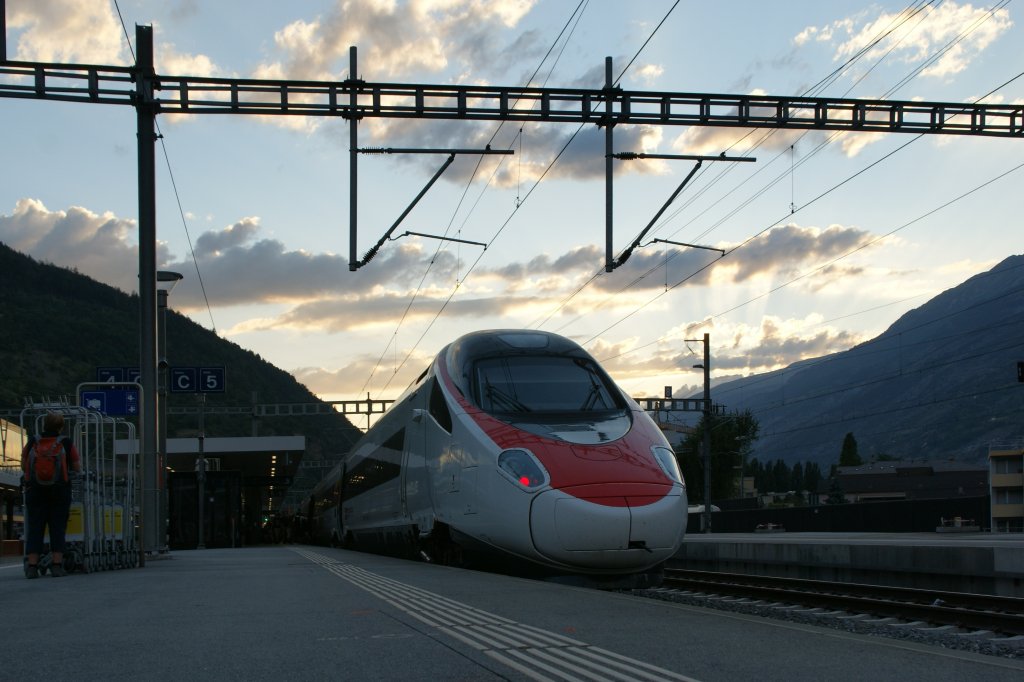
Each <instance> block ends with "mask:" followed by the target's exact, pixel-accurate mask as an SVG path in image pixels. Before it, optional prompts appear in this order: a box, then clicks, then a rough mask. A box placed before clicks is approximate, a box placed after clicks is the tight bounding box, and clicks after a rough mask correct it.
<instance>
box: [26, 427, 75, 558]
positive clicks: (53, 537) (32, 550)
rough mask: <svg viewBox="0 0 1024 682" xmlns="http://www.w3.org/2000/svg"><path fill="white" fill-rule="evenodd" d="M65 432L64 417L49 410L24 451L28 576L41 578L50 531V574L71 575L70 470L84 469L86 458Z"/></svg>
mask: <svg viewBox="0 0 1024 682" xmlns="http://www.w3.org/2000/svg"><path fill="white" fill-rule="evenodd" d="M63 431H64V416H63V415H61V414H57V413H56V412H48V413H47V414H46V416H45V417H44V418H43V434H42V435H41V436H39V437H36V436H32V437H30V438H29V439H28V442H27V443H25V447H24V449H23V450H22V452H21V468H22V472H23V479H24V483H25V516H26V519H25V524H26V532H25V551H26V553H27V555H28V563H27V565H26V566H25V577H26V578H38V577H39V554H40V552H42V551H43V536H44V534H45V531H46V528H47V527H49V530H50V556H51V558H52V560H53V561H52V563H51V566H50V573H51V574H52V575H53V577H54V578H62V577H64V576H66V575H67V572H65V570H64V565H63V562H64V534H65V532H66V531H67V525H68V513H69V512H70V510H71V480H70V477H69V476H68V472H69V470H71V471H76V472H80V471H81V470H82V461H81V457H79V454H78V450H77V449H76V448H75V444H74V443H73V442H72V441H71V439H70V438H68V437H67V436H64V435H62V432H63Z"/></svg>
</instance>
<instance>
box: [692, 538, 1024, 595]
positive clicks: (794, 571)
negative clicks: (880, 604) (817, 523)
mask: <svg viewBox="0 0 1024 682" xmlns="http://www.w3.org/2000/svg"><path fill="white" fill-rule="evenodd" d="M674 561H675V562H676V563H678V564H679V565H680V566H682V567H685V568H691V569H695V570H715V571H723V572H732V573H754V574H760V575H772V576H780V577H787V578H804V579H811V580H826V581H833V582H852V583H878V584H887V585H894V586H900V587H916V588H920V589H933V590H944V591H950V592H977V593H981V594H996V595H1002V596H1008V597H1024V534H1021V533H971V532H964V533H787V532H765V533H708V534H696V533H694V534H689V535H687V536H686V541H685V542H684V543H683V547H682V549H681V550H680V551H679V553H678V554H676V556H675V559H674Z"/></svg>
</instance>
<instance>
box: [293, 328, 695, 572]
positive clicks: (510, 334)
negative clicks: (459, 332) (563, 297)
mask: <svg viewBox="0 0 1024 682" xmlns="http://www.w3.org/2000/svg"><path fill="white" fill-rule="evenodd" d="M310 505H311V507H312V508H311V516H313V518H314V525H315V529H316V532H317V535H318V537H319V539H321V540H323V541H330V542H332V543H340V544H345V545H348V546H355V547H357V548H362V547H365V548H367V549H372V550H375V551H391V552H395V551H397V552H402V553H406V554H409V555H416V556H420V557H423V558H426V559H428V560H431V561H439V562H443V563H453V564H465V563H469V562H474V563H476V562H481V561H486V560H488V559H491V560H496V561H497V562H500V563H502V564H505V565H508V564H509V562H513V563H515V564H517V565H519V566H522V567H524V568H529V569H536V570H539V571H543V572H547V573H553V574H588V575H594V576H616V575H624V574H638V573H644V572H648V571H651V570H652V569H656V568H657V567H658V566H659V565H660V564H661V563H663V562H664V561H665V560H666V559H667V558H669V557H670V556H672V555H673V554H674V553H675V552H676V551H677V550H678V549H679V546H680V544H681V542H682V540H683V533H684V530H685V527H686V520H687V499H686V487H685V483H684V481H683V479H682V476H681V474H680V472H679V468H678V465H677V464H676V460H675V456H674V454H673V452H672V450H671V448H670V447H669V445H668V442H667V441H666V440H665V437H664V436H663V435H662V434H661V432H660V430H659V429H658V428H657V426H656V425H655V424H654V422H653V421H652V420H651V419H650V417H649V416H648V415H647V414H646V413H644V412H643V411H642V410H641V409H640V408H639V406H637V405H636V403H635V402H634V401H632V400H631V399H630V398H629V397H628V396H627V395H626V394H625V393H623V392H622V391H621V389H619V388H618V387H617V386H616V385H615V383H614V382H613V381H612V380H611V378H610V377H609V376H608V375H607V374H606V373H605V372H604V370H603V369H602V368H601V367H600V366H599V365H598V363H597V362H596V361H595V360H594V359H593V358H592V357H591V356H590V355H589V354H587V353H586V351H584V350H583V349H582V348H581V347H580V346H578V345H577V344H575V343H574V342H572V341H570V340H568V339H565V338H563V337H561V336H558V335H555V334H551V333H547V332H539V331H518V330H495V331H484V332H475V333H472V334H468V335H466V336H463V337H461V338H459V339H458V340H456V341H455V342H453V343H451V344H450V345H449V346H447V347H446V348H445V349H443V350H442V351H441V352H440V353H439V354H438V355H437V357H436V358H435V359H434V361H433V362H432V363H431V364H430V366H429V367H428V368H427V369H426V370H425V371H424V372H423V373H422V374H421V375H420V376H419V377H418V378H417V380H416V381H415V382H413V384H412V385H411V386H410V387H409V388H408V389H407V390H406V391H405V393H404V394H403V395H402V396H401V397H400V398H399V399H398V400H397V401H396V402H395V404H394V405H393V406H392V407H391V409H390V410H388V412H387V413H385V414H384V415H383V416H382V417H381V419H380V420H379V421H378V422H377V423H376V424H375V425H374V426H373V427H372V428H371V429H370V430H369V431H368V432H367V433H366V434H365V435H364V437H363V438H362V439H360V440H359V442H358V443H356V445H355V447H354V448H353V449H352V450H351V451H350V452H349V453H348V454H347V455H346V457H345V458H344V460H343V461H342V462H341V463H340V464H339V465H337V466H336V467H335V468H334V469H333V470H332V471H331V472H330V473H329V474H328V476H327V477H325V479H324V480H323V481H322V482H321V483H320V484H319V485H318V486H317V488H316V489H315V490H314V492H313V495H312V496H311V498H310Z"/></svg>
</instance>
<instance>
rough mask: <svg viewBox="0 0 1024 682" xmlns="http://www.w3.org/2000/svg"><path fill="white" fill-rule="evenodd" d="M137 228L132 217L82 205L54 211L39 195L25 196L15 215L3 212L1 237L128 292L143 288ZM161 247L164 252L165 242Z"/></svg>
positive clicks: (13, 245) (57, 263)
mask: <svg viewBox="0 0 1024 682" xmlns="http://www.w3.org/2000/svg"><path fill="white" fill-rule="evenodd" d="M137 233H138V227H137V224H136V222H135V221H134V220H126V219H123V218H117V217H116V216H114V215H113V214H112V213H110V212H106V213H103V214H97V213H94V212H92V211H90V210H89V209H87V208H82V207H80V206H72V207H71V208H69V209H67V210H66V211H50V210H49V209H47V208H46V206H44V205H43V203H42V202H41V201H39V200H37V199H21V200H19V201H18V202H17V204H16V205H15V207H14V212H13V213H12V214H11V215H4V214H0V240H3V241H4V242H5V243H6V244H7V245H8V246H10V247H11V248H13V249H16V250H18V251H21V252H22V253H27V254H30V255H31V256H32V257H34V258H36V259H38V260H41V261H44V262H48V263H53V264H55V265H59V266H61V267H66V268H74V269H75V270H77V271H78V272H81V273H82V274H84V275H88V276H90V277H92V278H93V279H96V280H99V281H101V282H105V283H107V284H110V285H111V286H115V287H117V288H119V289H121V290H122V291H125V292H132V291H138V288H139V280H138V272H139V257H138V247H137V245H136V244H135V243H134V240H133V239H132V237H133V236H134V235H135V234H137ZM158 252H159V253H161V254H164V255H165V256H166V249H164V248H163V247H162V246H161V247H158Z"/></svg>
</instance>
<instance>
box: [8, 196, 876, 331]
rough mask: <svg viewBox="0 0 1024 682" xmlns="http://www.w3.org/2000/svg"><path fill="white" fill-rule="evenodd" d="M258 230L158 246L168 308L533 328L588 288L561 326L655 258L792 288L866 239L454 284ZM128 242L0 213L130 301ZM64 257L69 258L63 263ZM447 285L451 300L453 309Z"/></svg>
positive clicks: (712, 277)
mask: <svg viewBox="0 0 1024 682" xmlns="http://www.w3.org/2000/svg"><path fill="white" fill-rule="evenodd" d="M262 230H263V227H262V225H261V223H260V220H259V218H257V217H246V218H242V219H240V220H238V221H237V222H235V223H233V224H231V225H228V226H226V227H224V228H221V229H216V230H210V231H207V232H204V233H202V234H200V235H199V236H198V238H197V239H196V240H195V249H194V251H195V259H196V260H195V263H193V262H192V261H191V260H176V259H172V258H170V257H169V255H168V253H167V250H166V247H165V246H164V245H162V244H161V245H159V247H158V267H159V268H160V269H166V270H174V271H178V272H182V273H183V274H186V282H185V283H183V284H181V285H179V286H178V288H176V289H175V308H176V309H178V310H182V311H195V310H202V309H204V308H205V306H206V302H205V299H204V295H203V292H202V291H201V290H200V289H199V287H198V283H197V282H196V281H191V280H194V279H196V278H193V277H192V276H191V273H193V272H195V269H196V267H198V268H199V272H200V273H201V275H202V281H203V286H204V289H205V290H206V292H207V293H208V295H209V298H210V301H211V304H212V305H214V306H217V307H237V306H246V305H265V304H274V305H277V306H281V305H284V306H285V308H284V310H283V311H278V312H277V313H275V314H274V316H273V317H270V318H266V319H263V318H259V317H255V318H254V319H252V320H250V321H248V322H245V323H241V324H240V325H236V327H235V328H234V329H233V330H232V331H233V332H237V333H241V332H244V331H253V330H264V329H271V328H275V327H278V326H280V327H283V328H292V329H322V330H325V331H328V332H339V331H344V330H349V329H358V328H364V327H367V326H373V325H378V324H385V323H387V324H390V323H391V322H393V321H394V320H395V319H396V318H400V317H402V316H403V315H405V316H407V317H411V318H412V319H426V318H431V319H432V318H433V317H434V316H435V315H436V314H437V312H438V311H439V310H440V309H441V308H442V307H444V310H445V316H446V317H451V318H456V319H459V318H462V319H478V320H484V319H487V318H495V319H500V318H509V317H515V318H521V317H530V316H531V315H532V314H541V315H545V314H548V313H550V311H551V310H552V309H554V308H556V307H557V306H558V302H559V301H562V300H565V297H566V294H567V292H570V291H573V290H576V289H579V288H580V287H581V286H582V285H583V284H585V283H587V282H588V281H589V280H591V279H593V281H592V282H591V283H590V285H589V286H587V287H585V288H583V289H582V290H581V291H580V294H579V295H578V296H576V297H575V298H574V299H573V300H572V301H571V303H570V304H569V305H566V306H565V307H564V308H563V309H561V310H559V311H558V312H559V314H560V315H561V316H563V318H564V317H569V316H573V315H584V314H593V313H594V312H596V311H597V310H599V309H606V312H608V311H610V310H614V311H627V310H631V309H633V308H635V307H636V306H638V305H640V304H642V303H644V302H645V301H647V300H649V299H650V292H651V291H655V290H658V289H660V288H662V287H663V286H664V276H663V275H664V271H663V270H662V268H663V267H665V264H666V256H667V258H668V267H669V272H670V277H671V280H672V281H673V283H674V282H678V281H680V280H682V279H683V278H688V279H687V281H686V283H685V286H688V287H700V286H708V285H710V284H712V283H714V284H715V286H727V285H733V284H744V283H749V282H751V281H752V280H754V279H756V278H758V277H776V276H787V277H794V276H796V275H797V274H799V273H801V272H802V271H804V270H809V269H812V268H814V267H818V266H819V265H820V264H821V263H823V262H828V261H830V260H834V259H836V258H838V257H840V256H842V255H843V254H845V253H848V252H851V251H853V250H855V249H857V248H859V247H862V246H864V245H865V244H866V243H868V242H869V241H870V239H871V238H872V236H871V234H870V233H868V232H865V231H863V230H861V229H858V228H851V227H844V226H840V225H831V226H829V227H827V228H824V229H821V228H815V227H804V226H799V225H796V224H789V225H782V226H779V227H776V228H774V229H772V230H769V231H768V232H766V233H765V234H763V235H760V236H759V237H757V238H756V239H754V240H752V241H750V242H749V243H747V244H745V245H744V246H743V248H741V249H737V250H736V251H734V252H733V253H731V254H730V255H729V258H728V259H725V260H723V261H722V262H720V263H715V264H714V267H707V266H708V265H709V264H711V263H713V262H714V261H715V260H716V259H717V255H716V254H714V253H713V252H708V251H703V250H697V249H682V248H676V249H672V250H670V251H669V252H668V253H667V254H666V253H665V252H664V251H661V250H655V249H650V250H644V249H639V250H637V251H636V252H635V253H634V255H633V257H632V258H631V259H630V260H629V261H628V262H627V263H626V264H625V265H624V266H623V267H620V268H618V269H617V270H616V271H614V272H613V273H604V272H603V262H604V252H603V250H602V249H601V248H600V247H598V246H597V245H593V244H590V245H584V246H580V247H574V248H572V249H570V250H569V251H567V252H565V253H561V254H554V255H552V254H538V255H537V256H534V257H532V258H530V259H529V260H526V261H519V262H509V263H502V264H500V265H493V266H491V265H487V264H486V263H485V264H482V265H480V266H479V267H478V268H477V269H476V270H474V275H473V278H472V280H471V281H468V282H467V281H460V277H461V276H462V275H464V267H465V265H464V264H460V261H459V259H458V257H457V256H456V255H455V254H454V253H453V252H450V251H445V250H441V251H437V250H436V249H435V248H433V247H432V245H430V244H427V243H424V242H421V241H420V240H418V239H405V240H402V241H399V242H388V243H387V244H386V248H384V249H382V250H381V251H380V252H379V253H378V254H377V256H376V257H375V258H374V260H373V261H371V262H370V263H369V264H368V265H367V266H366V267H363V268H361V269H360V270H359V271H358V272H357V273H353V272H350V271H349V269H348V261H347V259H346V258H344V257H342V256H339V255H337V254H332V253H310V252H308V251H305V250H290V249H288V248H287V247H286V246H285V245H284V244H283V243H282V242H280V241H278V240H276V239H269V238H263V237H262V236H261V232H262ZM136 234H137V226H136V223H135V222H134V221H132V220H125V219H120V218H117V217H116V216H114V215H112V214H110V213H105V214H102V215H101V214H97V213H94V212H92V211H90V210H88V209H85V208H81V207H71V208H69V209H67V210H65V211H51V210H49V209H47V208H46V207H45V206H44V205H43V204H42V203H41V202H40V201H38V200H35V199H22V200H20V201H19V202H18V203H17V205H16V206H15V209H14V211H13V213H12V214H11V215H9V216H8V215H2V214H0V239H2V240H3V241H5V242H6V243H8V244H9V245H10V246H11V247H12V248H15V249H18V250H19V251H23V252H25V253H29V254H31V255H33V256H34V257H36V258H39V259H42V260H47V261H51V262H54V263H57V264H68V265H74V267H76V268H77V269H78V270H79V271H80V272H82V273H83V274H86V275H88V276H90V277H93V278H94V279H97V280H99V281H103V282H106V283H108V284H111V285H113V286H117V287H119V288H121V289H122V290H124V291H135V290H137V276H136V273H137V271H138V270H137V264H138V255H137V254H138V249H137V246H136V243H135V239H136V237H135V235H136ZM722 246H723V247H726V248H729V247H732V246H735V245H729V244H723V245H722ZM69 253H72V254H74V257H73V262H70V263H69V262H68V261H69V257H68V254H69ZM112 264H115V265H112ZM856 272H857V269H856V266H854V265H848V266H842V265H837V264H833V265H832V266H830V267H827V268H825V269H823V270H821V271H818V272H815V273H813V277H810V276H809V277H806V279H805V280H804V281H803V282H801V285H802V286H805V287H807V288H808V289H809V290H811V291H816V292H823V293H828V292H832V291H834V290H836V285H837V283H841V281H842V280H843V278H845V277H849V276H850V275H851V274H855V273H856ZM424 273H427V274H426V276H425V275H424ZM655 273H657V274H655ZM595 274H597V275H598V276H597V277H595ZM456 286H458V287H459V295H458V296H455V297H452V291H453V289H454V288H455V287H456ZM839 288H840V289H841V288H842V287H841V286H840V287H839ZM414 294H415V301H414V302H413V303H411V304H410V301H412V300H413V296H414ZM449 299H450V300H449Z"/></svg>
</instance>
